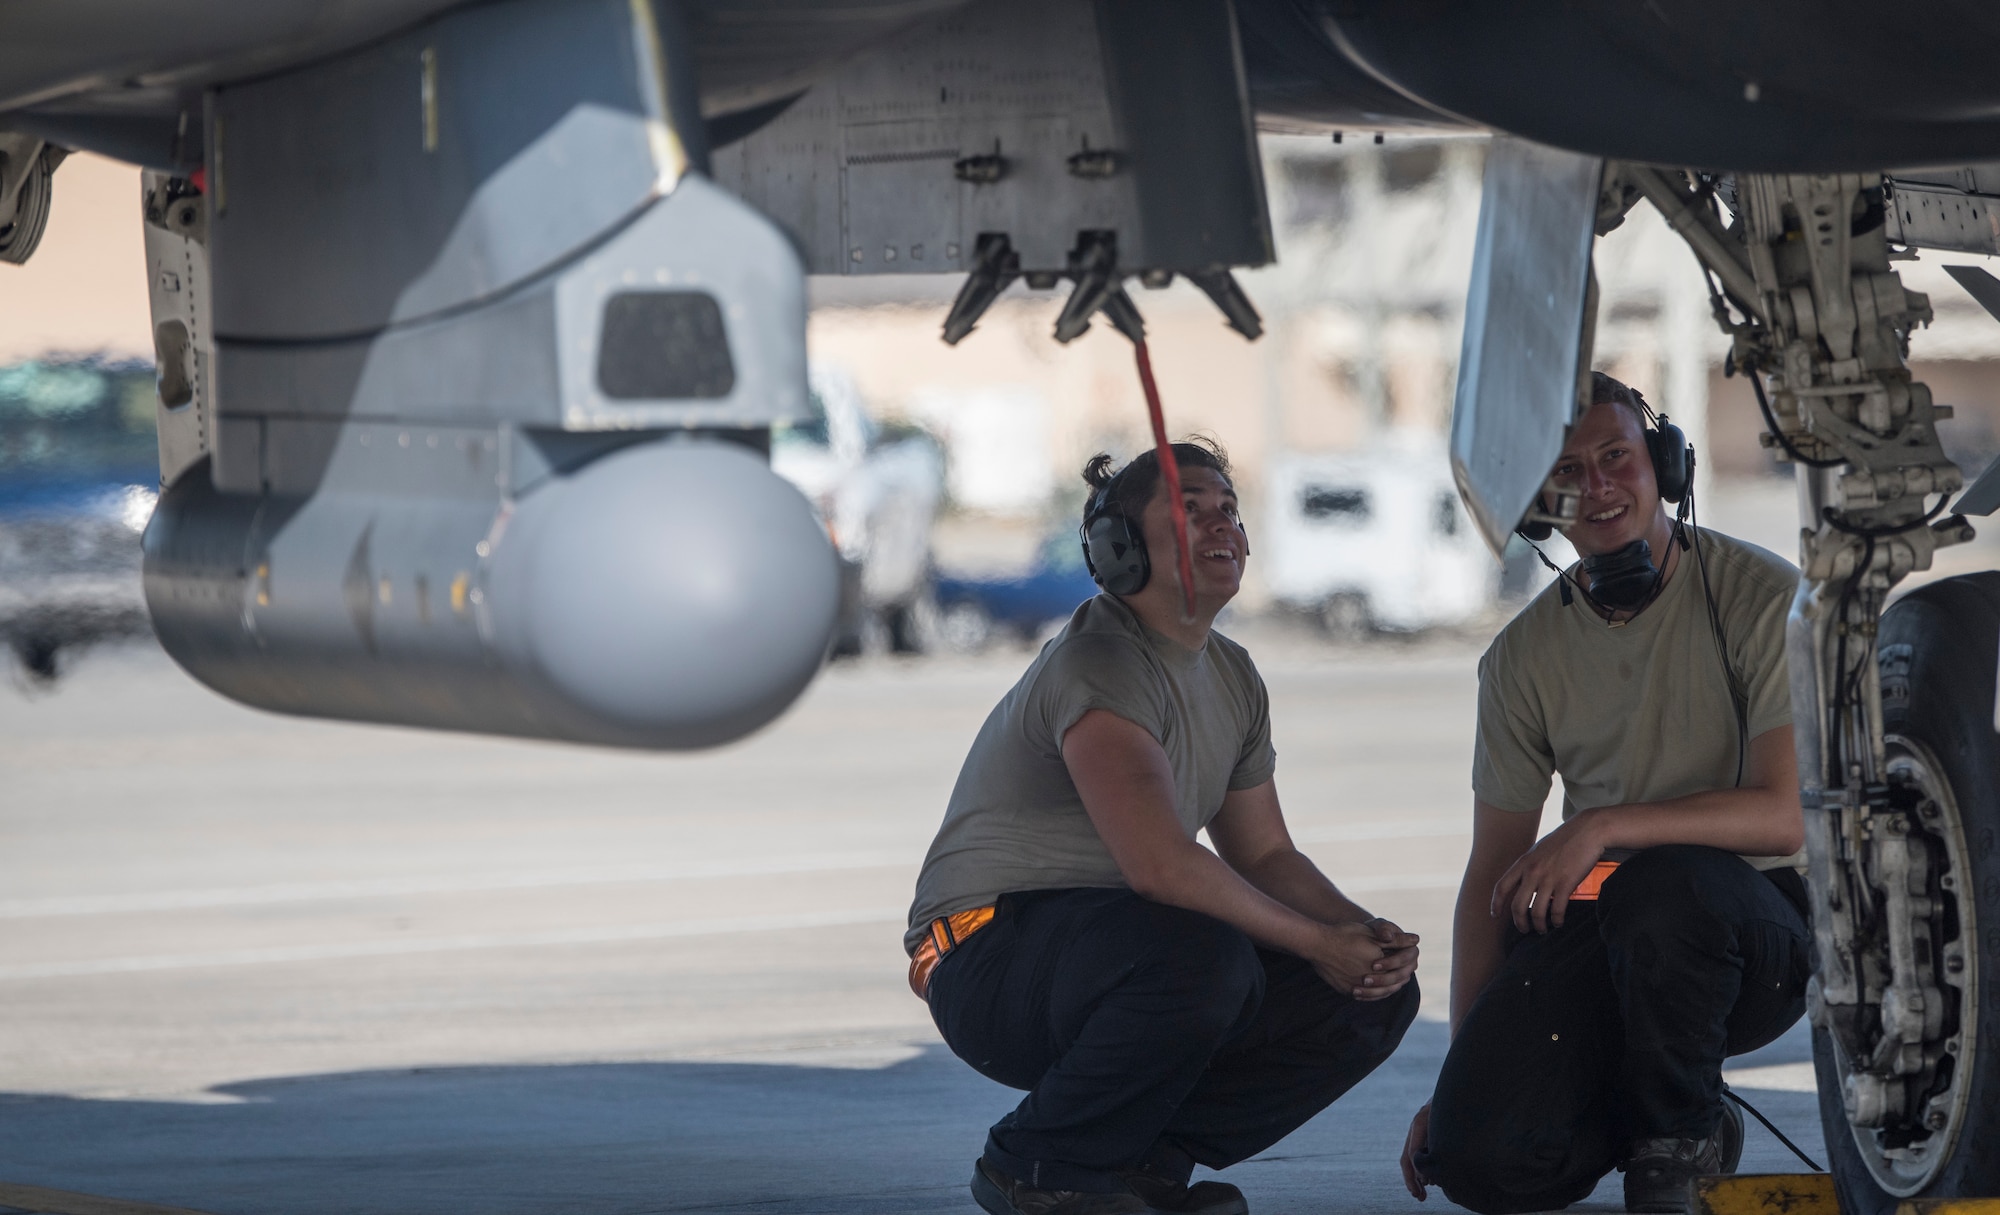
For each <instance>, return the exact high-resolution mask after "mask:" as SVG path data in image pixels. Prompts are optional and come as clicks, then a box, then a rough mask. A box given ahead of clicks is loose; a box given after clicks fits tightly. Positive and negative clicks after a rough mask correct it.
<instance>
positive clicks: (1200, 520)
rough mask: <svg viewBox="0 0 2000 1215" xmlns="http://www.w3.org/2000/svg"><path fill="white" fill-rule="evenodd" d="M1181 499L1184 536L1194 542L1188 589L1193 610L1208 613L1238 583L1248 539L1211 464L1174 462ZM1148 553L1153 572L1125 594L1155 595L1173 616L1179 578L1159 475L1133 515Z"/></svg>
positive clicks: (1170, 516)
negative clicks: (1191, 588)
mask: <svg viewBox="0 0 2000 1215" xmlns="http://www.w3.org/2000/svg"><path fill="white" fill-rule="evenodd" d="M1180 474H1181V500H1182V502H1184V503H1185V504H1186V506H1187V515H1188V539H1189V540H1190V541H1191V542H1192V543H1193V547H1194V592H1195V606H1196V611H1197V614H1199V615H1205V616H1208V617H1211V618H1213V616H1214V614H1215V613H1216V612H1219V611H1221V610H1222V608H1223V605H1225V604H1227V603H1228V602H1229V601H1230V600H1231V599H1234V598H1235V597H1236V592H1237V591H1239V590H1241V589H1242V587H1243V566H1244V562H1245V561H1246V560H1247V559H1248V558H1249V556H1250V540H1249V537H1247V536H1246V535H1244V533H1243V526H1242V524H1241V523H1240V522H1239V521H1238V518H1237V513H1236V491H1235V490H1234V489H1232V488H1230V485H1229V482H1228V481H1227V480H1225V479H1224V478H1223V476H1222V474H1221V473H1219V472H1216V471H1215V470H1214V469H1212V468H1201V467H1199V466H1192V465H1187V464H1183V465H1181V466H1180ZM1139 525H1140V530H1141V531H1143V532H1144V533H1145V536H1146V552H1147V553H1148V554H1149V555H1150V556H1151V559H1152V566H1153V576H1152V577H1151V578H1149V579H1147V580H1146V585H1145V587H1144V589H1142V590H1141V591H1140V592H1139V594H1138V595H1135V596H1130V598H1131V599H1134V600H1139V599H1144V600H1148V601H1151V600H1155V599H1157V600H1158V601H1159V604H1160V606H1161V607H1163V608H1167V609H1170V610H1171V611H1172V612H1173V613H1174V614H1175V615H1177V616H1178V615H1179V613H1180V612H1181V610H1182V603H1181V579H1180V572H1179V567H1178V566H1177V564H1176V562H1175V559H1174V545H1175V540H1174V519H1173V510H1172V507H1171V504H1170V503H1169V502H1168V500H1167V479H1166V478H1165V477H1161V478H1160V479H1159V482H1158V485H1157V488H1155V489H1154V491H1153V498H1152V501H1150V502H1148V503H1147V504H1146V511H1145V513H1144V514H1143V515H1141V516H1140V517H1139Z"/></svg>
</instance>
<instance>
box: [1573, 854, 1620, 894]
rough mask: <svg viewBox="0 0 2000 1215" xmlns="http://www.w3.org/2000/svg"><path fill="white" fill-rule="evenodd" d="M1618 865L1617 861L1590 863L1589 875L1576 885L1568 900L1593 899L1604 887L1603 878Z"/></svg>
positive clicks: (1615, 870) (1610, 873) (1616, 869)
mask: <svg viewBox="0 0 2000 1215" xmlns="http://www.w3.org/2000/svg"><path fill="white" fill-rule="evenodd" d="M1618 865H1619V862H1617V861H1599V862H1597V863H1596V864H1595V865H1592V866H1591V867H1590V873H1589V875H1588V876H1586V877H1585V878H1584V879H1583V881H1582V882H1580V883H1579V884H1578V885H1577V888H1576V891H1575V892H1574V893H1573V894H1571V895H1570V896H1569V901H1570V902H1572V903H1574V902H1576V901H1577V900H1579V899H1581V900H1583V901H1584V902H1592V901H1594V900H1595V899H1596V898H1597V895H1598V892H1599V891H1601V890H1603V889H1604V879H1605V878H1608V877H1610V876H1611V875H1612V874H1613V873H1616V872H1617V871H1618Z"/></svg>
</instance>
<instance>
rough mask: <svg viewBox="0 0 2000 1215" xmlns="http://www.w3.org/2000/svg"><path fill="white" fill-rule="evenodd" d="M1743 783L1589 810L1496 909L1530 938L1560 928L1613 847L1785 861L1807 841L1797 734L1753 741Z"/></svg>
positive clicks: (1537, 853)
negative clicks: (1677, 848)
mask: <svg viewBox="0 0 2000 1215" xmlns="http://www.w3.org/2000/svg"><path fill="white" fill-rule="evenodd" d="M1744 768H1745V773H1744V778H1743V785H1742V786H1741V787H1740V788H1735V789H1711V790H1709V791H1707V792H1703V793H1691V794H1689V795H1688V796H1686V797H1677V798H1674V799H1673V800H1672V801H1665V802H1637V803H1633V804H1631V805H1625V806H1603V807H1600V808H1598V809H1595V810H1585V811H1582V812H1580V813H1578V814H1576V815H1575V816H1573V817H1572V818H1571V819H1570V820H1569V821H1568V822H1566V823H1564V824H1563V825H1562V826H1560V827H1558V828H1556V829H1555V830H1554V831H1551V832H1550V833H1549V834H1548V836H1547V837H1546V838H1545V839H1543V840H1542V841H1541V842H1540V843H1538V844H1536V845H1535V846H1534V848H1533V849H1531V850H1530V851H1529V852H1528V854H1527V855H1526V856H1523V857H1522V858H1521V859H1520V860H1519V861H1518V862H1517V863H1516V864H1515V865H1514V866H1513V867H1512V868H1511V869H1509V870H1508V871H1507V872H1506V873H1505V874H1504V875H1503V876H1502V877H1501V878H1500V881H1499V882H1498V883H1497V884H1496V885H1495V887H1494V890H1493V910H1494V913H1495V914H1496V915H1498V914H1503V913H1506V914H1511V916H1512V917H1513V920H1514V923H1515V925H1516V926H1517V927H1519V928H1520V929H1521V931H1523V932H1528V931H1530V930H1532V931H1535V932H1547V931H1548V930H1549V929H1550V928H1551V927H1559V926H1560V925H1561V924H1562V922H1563V915H1564V912H1565V911H1566V910H1567V909H1568V907H1569V896H1570V892H1571V891H1573V890H1575V889H1576V886H1577V883H1579V882H1581V881H1582V880H1583V879H1584V877H1585V876H1587V875H1588V874H1589V873H1590V867H1591V866H1592V865H1594V864H1596V863H1597V861H1598V859H1599V858H1600V857H1602V856H1603V855H1604V852H1605V850H1606V849H1608V848H1634V849H1637V848H1653V847H1657V846H1659V845H1661V844H1706V845H1708V846H1709V847H1711V848H1721V849H1724V850H1726V851H1729V852H1737V853H1742V854H1744V855H1747V856H1785V855H1787V854H1789V853H1792V852H1796V851H1798V849H1799V848H1800V847H1801V846H1802V845H1803V844H1804V842H1805V817H1804V815H1803V813H1802V812H1801V811H1800V809H1799V781H1798V765H1797V761H1796V759H1795V758H1794V755H1793V750H1792V728H1791V727H1790V726H1779V727H1778V728H1776V729H1773V730H1766V731H1764V732H1763V733H1762V734H1759V735H1758V736H1757V737H1756V738H1753V739H1751V740H1750V755H1749V762H1748V763H1746V764H1745V765H1744Z"/></svg>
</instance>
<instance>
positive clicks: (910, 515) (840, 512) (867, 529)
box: [771, 363, 944, 656]
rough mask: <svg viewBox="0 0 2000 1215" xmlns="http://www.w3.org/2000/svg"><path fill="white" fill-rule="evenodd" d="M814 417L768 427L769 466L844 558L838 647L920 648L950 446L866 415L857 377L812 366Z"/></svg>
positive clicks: (854, 650) (842, 652)
mask: <svg viewBox="0 0 2000 1215" xmlns="http://www.w3.org/2000/svg"><path fill="white" fill-rule="evenodd" d="M809 382H810V386H811V390H812V416H811V417H810V418H809V419H807V420H806V421H803V422H794V423H790V424H787V425H781V426H777V427H774V428H772V431H771V468H772V469H773V470H774V471H775V472H776V473H777V474H778V475H779V476H781V477H783V478H785V479H786V480H788V481H790V482H791V483H792V484H794V485H796V486H798V487H799V490H800V492H801V493H803V494H805V496H806V497H807V498H808V499H809V500H810V501H811V502H812V504H813V508H814V509H815V510H816V511H818V512H819V517H820V522H821V523H823V524H824V525H825V526H826V530H827V534H828V535H829V536H831V537H832V538H833V543H834V547H835V548H836V549H837V550H839V553H840V561H841V610H840V624H839V627H838V629H837V630H836V632H835V635H834V643H833V652H834V654H835V655H837V656H849V655H854V654H859V653H862V652H863V651H864V650H868V649H872V648H886V649H889V650H893V651H895V652H897V653H916V652H919V651H921V650H923V649H924V648H925V639H926V636H927V634H928V632H929V629H930V622H929V614H930V611H931V603H930V583H931V525H932V523H933V522H934V521H935V520H936V518H937V512H938V503H939V500H940V499H941V498H942V497H943V495H944V453H943V451H942V450H941V449H940V448H939V446H938V443H937V440H935V439H933V438H932V437H931V436H930V435H929V434H928V433H927V432H925V431H923V430H921V429H919V428H917V427H914V426H900V425H882V424H878V423H877V422H875V421H874V420H873V419H871V418H870V417H869V416H868V412H867V410H866V409H864V408H863V406H862V401H861V394H860V392H859V390H857V389H856V388H855V386H854V381H853V379H852V378H851V377H850V376H848V374H847V373H846V372H844V371H842V370H841V369H839V368H837V367H832V366H827V365H824V364H818V363H815V364H813V365H812V366H811V368H810V372H809Z"/></svg>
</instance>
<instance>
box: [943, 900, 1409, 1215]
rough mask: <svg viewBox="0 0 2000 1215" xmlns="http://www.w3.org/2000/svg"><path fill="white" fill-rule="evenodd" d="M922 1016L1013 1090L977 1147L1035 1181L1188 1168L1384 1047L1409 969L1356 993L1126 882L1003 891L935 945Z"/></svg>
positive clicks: (1264, 1140)
mask: <svg viewBox="0 0 2000 1215" xmlns="http://www.w3.org/2000/svg"><path fill="white" fill-rule="evenodd" d="M930 1006H931V1016H932V1018H933V1019H934V1020H935V1021H936V1022H937V1026H938V1031H939V1032H940V1033H942V1034H943V1035H944V1040H945V1042H946V1043H947V1044H949V1045H950V1047H951V1049H952V1050H953V1052H955V1053H956V1054H957V1055H958V1057H959V1058H961V1059H963V1060H965V1061H966V1062H967V1063H970V1064H971V1065H972V1066H973V1067H974V1068H976V1069H977V1070H978V1071H979V1073H980V1074H981V1075H984V1076H987V1077H988V1078H990V1079H993V1080H997V1081H999V1082H1000V1083H1002V1084H1005V1085H1009V1086H1011V1087H1013V1088H1020V1089H1027V1090H1028V1095H1027V1097H1025V1098H1024V1099H1023V1100H1022V1101H1021V1103H1020V1105H1018V1106H1016V1107H1015V1108H1014V1110H1013V1112H1012V1113H1010V1114H1008V1115H1007V1116H1006V1117H1004V1118H1002V1119H1001V1120H1000V1121H999V1122H997V1123H995V1124H994V1126H993V1129H992V1132H991V1134H990V1135H988V1137H987V1141H986V1152H985V1156H986V1159H987V1161H989V1162H990V1163H991V1164H993V1165H994V1166H996V1167H997V1168H1000V1169H1002V1170H1004V1171H1005V1172H1007V1173H1009V1174H1011V1175H1013V1176H1014V1177H1016V1178H1017V1179H1019V1180H1022V1181H1026V1182H1027V1183H1028V1184H1030V1185H1033V1186H1038V1187H1040V1188H1043V1189H1063V1190H1086V1191H1097V1192H1107V1193H1108V1192H1116V1191H1119V1190H1122V1189H1124V1183H1123V1182H1121V1181H1120V1180H1119V1178H1118V1173H1119V1172H1120V1171H1124V1170H1130V1169H1134V1168H1143V1169H1145V1170H1146V1171H1148V1172H1150V1173H1153V1174H1155V1175H1158V1176H1162V1177H1168V1178H1174V1179H1178V1180H1182V1181H1185V1180H1186V1179H1187V1177H1188V1175H1189V1174H1190V1173H1191V1172H1192V1171H1193V1169H1194V1166H1195V1165H1196V1164H1203V1165H1207V1166H1208V1167H1210V1168H1216V1169H1219V1168H1223V1167H1225V1166H1227V1165H1231V1164H1235V1163H1236V1162H1237V1161H1239V1160H1243V1159H1246V1158H1248V1157H1250V1156H1253V1155H1255V1154H1256V1153H1258V1152H1261V1151H1263V1150H1264V1149H1265V1148H1267V1147H1269V1146H1271V1145H1272V1144H1274V1143H1276V1142H1277V1141H1278V1140H1280V1139H1282V1138H1284V1137H1285V1136H1286V1135H1288V1134H1290V1133H1291V1132H1292V1131H1294V1130H1296V1129H1297V1128H1298V1127H1299V1126H1301V1125H1303V1124H1304V1123H1305V1122H1306V1120H1307V1119H1309V1118H1311V1117H1312V1116H1313V1115H1314V1114H1317V1113H1318V1112H1320V1111H1321V1110H1323V1109H1325V1108H1326V1107H1327V1106H1328V1105H1331V1104H1332V1103H1333V1101H1334V1099H1335V1098H1337V1097H1339V1096H1340V1095H1341V1094H1342V1093H1344V1092H1346V1091H1347V1090H1348V1089H1349V1088H1351V1087H1353V1086H1354V1084H1355V1083H1356V1082H1357V1081H1359V1080H1360V1079H1361V1078H1362V1077H1363V1076H1366V1075H1367V1074H1368V1073H1369V1072H1371V1071H1373V1070H1374V1069H1375V1067H1376V1066H1377V1065H1378V1064H1380V1063H1381V1062H1382V1061H1383V1060H1384V1059H1386V1058H1388V1057H1389V1055H1390V1053H1391V1052H1392V1051H1394V1050H1395V1049H1396V1044H1397V1043H1398V1042H1400V1041H1402V1038H1403V1032H1404V1031H1405V1030H1406V1029H1408V1028H1409V1025H1410V1021H1411V1020H1412V1019H1413V1018H1414V1017H1415V1016H1416V1012H1417V985H1416V984H1415V983H1414V982H1413V983H1411V984H1410V985H1409V986H1408V987H1406V988H1404V989H1403V990H1402V991H1401V992H1398V993H1397V994H1396V995H1394V996H1392V997H1390V998H1388V999H1385V1000H1376V1001H1359V1000H1355V999H1353V998H1352V997H1350V996H1346V995H1343V994H1341V993H1340V992H1337V991H1335V990H1334V989H1333V988H1331V987H1329V986H1327V985H1326V983H1325V982H1324V981H1323V980H1321V979H1320V977H1319V975H1318V974H1317V973H1316V972H1315V971H1314V970H1313V969H1312V967H1310V966H1308V965H1307V964H1306V963H1305V962H1303V961H1301V960H1300V959H1298V958H1294V957H1291V956H1290V955H1287V954H1280V953H1274V952H1270V951H1268V950H1261V949H1258V948H1257V947H1256V946H1254V945H1253V944H1251V942H1250V939H1249V938H1248V937H1246V936H1244V935H1243V934H1242V933H1241V932H1238V931H1237V930H1236V929H1234V928H1231V927H1229V926H1228V925H1227V924H1224V923H1222V922H1221V921H1219V920H1215V919H1212V918H1210V917H1208V916H1205V915H1201V914H1199V913H1197V912H1192V911H1184V910H1181V909H1180V908H1177V907H1169V906H1166V905H1165V904H1162V903H1154V902H1150V901H1148V900H1146V899H1142V898H1140V897H1139V896H1138V895H1136V894H1133V893H1132V892H1131V891H1129V890H1038V891H1030V892H1025V893H1018V894H1009V895H1003V896H1001V898H1000V900H999V904H998V908H997V910H996V912H995V915H994V918H993V922H992V923H991V924H989V925H988V926H986V927H985V928H983V929H981V930H980V931H978V932H977V933H975V934H973V936H972V937H970V938H969V939H967V940H966V941H965V943H964V944H962V945H960V946H959V947H958V948H957V949H955V950H953V951H952V952H951V953H950V954H948V955H946V957H945V958H944V960H943V961H942V962H940V963H939V964H938V968H937V970H936V971H935V972H934V974H933V976H932V978H931V991H930Z"/></svg>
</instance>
